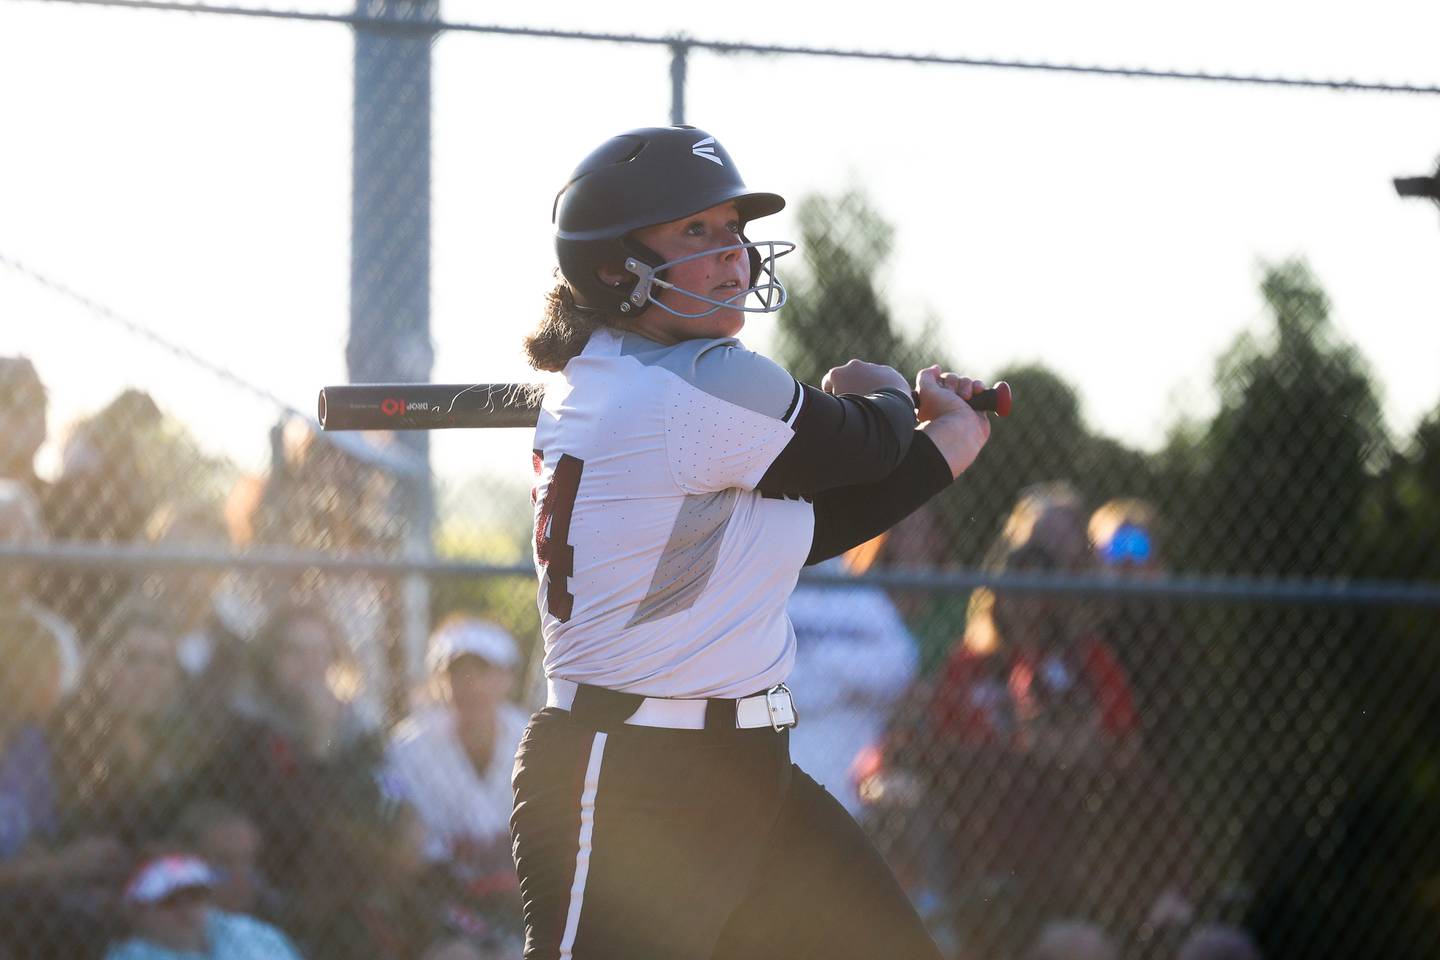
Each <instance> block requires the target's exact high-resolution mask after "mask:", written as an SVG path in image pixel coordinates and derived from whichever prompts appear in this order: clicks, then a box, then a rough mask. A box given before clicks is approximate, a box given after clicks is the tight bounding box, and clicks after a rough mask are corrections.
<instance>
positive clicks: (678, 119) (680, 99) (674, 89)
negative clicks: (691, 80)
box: [670, 40, 690, 124]
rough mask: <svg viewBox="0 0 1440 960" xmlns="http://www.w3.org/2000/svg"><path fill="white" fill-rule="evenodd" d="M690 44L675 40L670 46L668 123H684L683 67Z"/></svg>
mask: <svg viewBox="0 0 1440 960" xmlns="http://www.w3.org/2000/svg"><path fill="white" fill-rule="evenodd" d="M689 56H690V44H689V43H687V42H686V41H684V40H676V41H675V42H674V43H672V44H670V122H671V123H672V124H681V123H684V122H685V67H686V61H687V59H688V58H689Z"/></svg>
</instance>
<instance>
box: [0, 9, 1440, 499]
mask: <svg viewBox="0 0 1440 960" xmlns="http://www.w3.org/2000/svg"><path fill="white" fill-rule="evenodd" d="M280 5H281V6H284V7H286V8H288V9H303V10H326V11H331V12H344V11H345V10H346V9H347V8H348V6H349V5H348V4H344V3H328V4H326V3H305V2H299V3H287V4H280ZM442 13H443V15H444V16H445V17H446V18H447V19H450V20H454V21H467V22H475V23H498V24H511V25H524V26H539V27H554V28H569V29H578V30H588V31H606V32H619V33H626V32H634V33H643V34H648V35H663V34H671V33H676V32H683V33H686V34H689V35H691V36H694V37H701V38H706V39H724V40H743V41H752V42H760V43H778V44H796V45H810V46H839V47H855V48H865V49H873V50H887V51H908V52H938V53H943V54H949V55H956V56H974V57H995V58H1016V59H1026V60H1041V59H1049V60H1058V61H1063V62H1082V63H1101V64H1112V65H1125V66H1139V65H1143V66H1151V67H1157V68H1176V69H1186V70H1189V69H1199V70H1209V71H1237V72H1246V73H1251V72H1253V73H1263V74H1280V73H1285V74H1298V75H1307V76H1325V77H1343V78H1355V79H1365V80H1389V81H1394V82H1407V81H1408V82H1413V83H1419V84H1429V85H1435V84H1440V58H1437V57H1436V55H1435V49H1436V48H1435V38H1436V37H1437V36H1440V5H1437V4H1434V3H1420V2H1415V3H1393V2H1392V3H1387V2H1372V3H1368V4H1364V5H1361V4H1353V3H1344V4H1342V3H1314V2H1307V3H1299V2H1277V3H1264V4H1256V3H1254V2H1253V0H1252V2H1243V3H1242V2H1230V0H1224V2H1209V3H1204V4H1199V3H1193V4H1187V5H1184V6H1183V7H1181V6H1179V5H1176V4H1157V3H1153V2H1150V3H1142V2H1106V3H1074V2H1053V3H1052V2H1046V3H1026V2H1014V3H1007V4H964V5H961V4H937V3H934V2H933V0H924V2H921V0H892V2H886V3H883V4H876V3H871V4H844V3H827V4H823V5H822V4H798V3H797V4H784V3H781V4H770V5H753V4H751V5H744V4H739V5H737V4H679V3H669V4H657V3H651V2H631V3H626V4H618V3H593V2H592V3H579V2H570V0H566V2H551V3H546V4H535V5H528V6H521V5H518V4H507V5H494V4H480V3H474V2H459V0H451V2H449V3H447V4H445V5H444V7H443V9H442ZM352 56H353V37H352V34H351V32H350V31H349V29H348V28H346V27H344V26H339V25H333V24H309V23H296V22H274V21H264V20H249V19H239V18H230V17H218V16H194V15H187V14H175V13H162V12H149V11H136V10H117V9H101V8H94V7H76V6H70V5H66V4H59V3H49V2H44V0H0V90H3V91H4V94H3V96H0V138H3V139H0V146H3V149H0V255H3V256H5V257H9V258H12V259H14V260H19V261H23V262H24V263H25V264H27V265H28V266H29V267H30V268H31V269H33V270H35V271H38V272H40V273H43V274H45V275H47V276H50V277H52V278H54V279H55V280H57V281H59V282H61V283H64V284H66V285H68V286H70V287H72V288H74V289H75V290H77V291H79V292H81V293H83V294H85V295H86V296H88V297H90V298H92V299H93V300H95V301H97V302H99V303H102V304H105V305H107V306H108V307H110V308H112V309H113V310H115V311H117V312H118V313H119V314H121V315H123V316H125V317H127V318H129V319H131V320H134V321H136V322H139V323H141V324H143V325H145V326H146V327H148V328H150V329H153V330H154V331H155V332H157V333H158V334H160V335H161V336H163V337H165V338H167V339H170V340H172V341H174V342H176V343H177V344H180V345H183V346H184V347H185V348H187V349H189V350H191V351H193V352H195V353H196V354H199V355H201V356H204V357H206V358H209V359H211V360H213V361H214V362H216V363H218V364H220V365H222V366H224V367H225V368H227V369H229V370H230V371H232V372H233V373H234V374H236V375H237V376H239V377H240V378H242V379H244V380H246V381H248V382H251V383H253V384H255V385H257V386H259V387H261V388H263V389H264V390H266V391H269V392H270V393H273V394H274V395H276V396H278V397H280V398H282V399H283V400H284V401H285V402H287V403H289V404H291V405H293V406H295V407H297V408H300V409H302V410H310V409H312V408H313V405H314V396H315V392H316V389H317V388H318V387H319V386H320V385H322V384H324V383H334V382H343V381H344V344H345V339H346V327H347V323H348V309H349V292H348V282H349V281H348V265H349V231H350V199H349V194H350V183H349V179H350V154H351V137H352V133H351V119H350V109H351V97H352V89H351V82H352ZM669 99H670V82H669V61H668V53H667V52H666V51H665V50H664V49H663V48H656V49H651V48H637V47H622V46H617V45H613V44H593V43H581V42H571V41H557V40H538V39H517V38H508V37H496V36H482V35H473V34H451V35H446V36H443V37H441V38H440V39H439V40H438V41H437V42H436V44H435V48H434V127H433V129H434V144H433V158H434V164H433V175H434V179H433V191H434V192H433V196H434V207H433V273H432V293H433V297H432V318H431V322H432V331H433V338H434V343H435V347H436V366H435V372H434V379H435V380H437V381H452V380H453V381H466V382H469V381H500V380H523V379H530V374H529V373H528V371H527V370H526V368H525V367H524V365H523V363H522V362H521V360H520V358H519V352H518V341H519V338H520V337H521V335H522V334H523V332H524V331H525V330H526V329H527V328H528V327H529V326H530V324H531V323H532V322H533V320H534V317H535V314H536V308H537V304H538V301H539V298H540V296H541V294H542V293H543V291H544V290H545V289H546V287H547V286H548V284H549V282H550V270H551V267H552V265H553V259H552V257H553V254H552V247H551V240H550V236H551V234H550V231H551V225H550V222H549V216H550V204H551V200H552V198H553V196H554V193H555V190H556V189H557V188H558V187H559V186H560V185H561V184H562V183H563V182H564V180H565V179H566V176H567V175H568V173H569V171H570V170H571V169H572V168H573V166H574V165H575V163H576V162H577V161H578V160H579V158H580V157H581V156H582V155H583V154H584V153H586V152H587V151H588V150H589V149H590V148H591V147H592V146H594V145H595V144H597V143H599V142H600V141H601V140H603V139H604V138H606V137H607V136H609V135H611V134H613V133H616V132H619V131H622V130H625V129H629V128H631V127H636V126H645V125H651V124H663V123H665V122H667V120H668V117H669ZM687 120H688V121H689V122H691V123H694V124H697V125H699V126H701V127H704V128H705V129H706V130H708V131H709V132H711V133H713V134H716V135H717V136H719V137H720V138H721V140H722V141H723V142H724V143H725V144H726V146H727V147H728V149H729V150H730V152H731V154H732V155H733V156H734V157H735V158H736V160H737V162H738V163H739V165H740V167H741V169H742V171H743V172H744V174H745V176H746V179H747V180H748V181H749V182H750V184H751V185H752V186H754V187H757V188H761V189H769V190H775V191H777V192H780V193H783V194H786V195H787V196H789V197H791V199H792V200H794V199H797V198H798V197H800V196H803V195H804V194H805V193H806V192H808V191H813V190H820V191H835V190H839V189H842V188H844V187H846V186H850V185H857V186H861V187H863V188H864V189H865V190H866V191H867V192H868V193H869V195H870V197H871V199H872V201H873V203H874V205H875V207H876V208H877V209H878V210H879V211H880V213H881V214H883V215H884V216H885V217H886V218H887V219H889V220H890V221H891V222H892V223H893V224H894V225H895V227H896V230H897V247H896V251H895V255H894V257H893V258H892V260H891V262H890V263H889V264H887V265H886V268H885V270H884V272H883V274H882V276H883V280H884V287H885V290H886V294H887V298H888V301H889V303H890V304H891V305H892V307H893V309H894V311H895V315H896V316H897V318H899V319H900V321H901V322H902V323H904V324H918V323H919V322H920V321H921V320H922V319H923V318H924V317H926V316H931V315H933V316H935V317H936V318H938V320H939V323H940V330H941V333H942V335H943V337H944V339H945V341H946V343H947V345H948V346H949V348H950V352H951V353H952V354H953V355H955V356H956V357H958V358H959V359H960V361H961V364H962V368H963V369H964V370H965V371H967V372H973V373H974V374H976V375H979V376H984V377H991V376H993V375H994V373H995V372H997V371H1000V370H1003V369H1004V367H1005V366H1006V365H1007V364H1010V363H1013V362H1015V361H1024V360H1040V361H1043V362H1045V363H1047V364H1050V365H1051V366H1053V367H1055V368H1057V369H1058V370H1060V371H1061V372H1062V373H1063V374H1064V375H1066V376H1067V377H1069V378H1070V379H1071V380H1072V381H1074V382H1075V383H1077V384H1078V385H1079V387H1080V389H1081V394H1082V397H1083V400H1084V404H1085V410H1086V415H1087V417H1088V419H1089V421H1090V423H1091V424H1092V425H1093V426H1094V427H1096V428H1097V429H1099V430H1102V431H1104V432H1106V433H1109V434H1111V435H1114V436H1117V437H1120V438H1122V439H1125V440H1127V441H1129V442H1132V443H1136V444H1141V445H1145V446H1154V445H1155V444H1157V443H1158V442H1159V441H1160V440H1161V438H1162V437H1163V430H1164V428H1165V427H1166V426H1167V425H1168V424H1170V423H1171V422H1173V420H1174V418H1175V416H1176V415H1177V414H1179V413H1180V412H1183V411H1192V412H1198V413H1203V412H1205V411H1206V409H1208V405H1209V404H1210V402H1211V401H1210V399H1209V379H1210V373H1211V370H1212V368H1213V364H1214V360H1215V358H1216V356H1217V355H1218V353H1219V352H1220V351H1221V350H1222V349H1223V347H1224V346H1225V345H1226V344H1227V343H1229V342H1230V341H1231V340H1232V339H1233V338H1234V336H1235V335H1236V334H1237V333H1239V332H1240V331H1242V330H1247V329H1249V330H1257V329H1262V328H1263V327H1264V321H1265V314H1264V310H1263V306H1262V304H1261V303H1260V301H1259V298H1258V295H1257V293H1256V281H1257V279H1258V277H1259V275H1260V269H1261V267H1260V264H1262V263H1263V262H1265V261H1267V260H1270V261H1273V260H1277V259H1282V258H1286V257H1290V256H1302V257H1304V258H1306V259H1307V260H1308V261H1309V263H1310V264H1311V266H1312V268H1313V269H1314V271H1315V273H1316V274H1317V275H1318V277H1319V278H1320V280H1321V281H1322V283H1323V284H1324V285H1325V287H1326V289H1327V290H1328V292H1329V294H1330V295H1331V298H1332V300H1333V304H1334V319H1335V321H1336V324H1337V326H1338V327H1339V329H1340V330H1341V331H1342V333H1343V334H1344V335H1345V336H1346V337H1348V338H1349V339H1351V340H1352V341H1353V342H1355V343H1356V344H1358V345H1359V347H1360V348H1361V349H1362V351H1363V352H1364V354H1365V355H1366V357H1367V358H1368V359H1369V361H1370V363H1371V365H1372V367H1373V369H1374V371H1375V372H1376V374H1377V377H1378V379H1379V381H1380V383H1381V385H1382V389H1383V397H1384V401H1385V409H1386V412H1387V415H1388V418H1389V422H1390V425H1391V427H1392V428H1393V429H1394V430H1395V431H1396V432H1397V433H1401V434H1403V433H1404V432H1406V431H1408V430H1410V429H1411V428H1413V426H1414V424H1415V422H1416V419H1417V417H1419V416H1420V415H1421V414H1423V413H1424V412H1426V411H1428V410H1430V409H1433V408H1434V407H1435V406H1436V405H1437V403H1440V216H1437V213H1436V210H1435V209H1434V208H1433V207H1431V206H1428V205H1426V204H1424V203H1421V202H1418V201H1402V200H1400V199H1399V198H1397V197H1396V196H1395V193H1394V190H1393V188H1392V186H1391V182H1390V181H1391V178H1392V177H1394V176H1397V175H1406V174H1420V173H1424V172H1427V171H1428V170H1430V169H1433V167H1434V163H1435V157H1436V154H1437V152H1440V96H1413V95H1381V94H1359V93H1334V92H1329V91H1318V90H1293V89H1270V88H1263V89H1262V88H1257V87H1224V86H1218V85H1210V84H1198V83H1188V82H1177V81H1156V80H1131V79H1116V78H1105V77H1084V76H1072V75H1055V74H1041V73H1030V72H1015V71H997V70H978V69H970V68H960V67H936V66H914V65H902V64H886V63H864V62H856V61H837V60H830V59H819V58H799V57H757V56H752V55H732V56H718V55H713V54H709V53H706V52H704V51H696V52H694V53H692V55H691V57H690V64H689V88H688V99H687ZM795 233H796V229H795V226H794V221H793V219H792V218H791V216H790V214H789V213H788V212H787V213H783V214H781V215H779V216H777V217H774V218H773V219H772V220H771V221H769V222H767V223H766V224H765V226H764V228H763V229H761V228H759V227H757V228H755V229H752V230H751V234H752V237H753V238H756V239H772V238H773V239H795ZM772 324H773V320H771V319H769V318H764V317H761V318H758V319H752V321H751V325H750V327H749V328H748V329H747V332H746V334H745V339H746V340H747V342H748V343H750V344H751V345H752V346H754V347H756V348H759V349H762V350H763V349H764V348H765V347H766V345H767V343H768V341H769V331H770V327H771V325H772ZM16 352H20V353H25V354H28V355H30V356H31V357H33V358H34V360H35V362H36V364H37V366H38V367H39V369H40V372H41V375H42V376H43V377H44V379H45V380H46V381H47V383H48V385H49V386H50V389H51V395H52V409H51V420H52V429H53V431H54V432H55V433H56V434H57V435H58V434H59V432H60V431H61V429H62V428H63V425H64V424H65V423H66V422H68V421H70V420H72V419H73V418H74V417H76V416H78V415H80V414H82V413H83V412H85V411H88V410H92V409H94V408H96V407H98V406H99V405H101V404H103V403H104V402H105V401H106V400H107V399H108V398H109V397H111V396H113V395H114V394H115V393H116V392H117V391H118V390H119V389H120V388H122V387H124V386H127V385H134V386H140V387H143V388H145V389H147V390H149V391H151V392H152V393H153V394H154V395H155V397H156V398H157V400H159V402H160V403H161V405H162V406H163V407H165V408H166V409H167V410H169V411H170V412H172V413H174V414H175V415H176V416H178V417H180V418H181V419H182V420H184V421H185V422H187V423H188V424H190V425H191V426H192V427H193V428H194V430H195V431H196V432H197V433H198V434H199V436H200V437H201V438H202V440H203V442H204V443H206V444H207V445H208V446H210V447H211V448H213V449H215V450H217V451H221V452H225V453H227V454H229V455H231V456H233V457H235V458H236V459H237V460H238V461H240V462H241V463H242V464H244V465H246V466H251V467H253V466H257V465H259V464H261V463H263V457H264V453H265V429H266V427H267V426H268V425H269V423H270V422H272V420H273V408H271V407H270V406H268V405H267V404H266V403H264V402H262V401H256V400H252V399H250V398H248V397H247V396H246V395H245V394H243V393H242V392H240V391H237V390H236V389H234V388H232V387H229V386H226V385H225V384H223V383H220V382H218V381H217V380H216V379H215V378H214V377H213V376H211V375H210V374H208V373H204V372H202V371H199V370H196V369H194V368H193V367H192V366H190V365H189V364H187V363H184V362H181V361H177V360H174V359H173V358H170V357H168V356H167V355H166V354H164V353H163V352H160V351H157V350H156V349H154V348H153V347H150V346H148V345H146V344H145V343H144V342H143V341H141V340H140V339H138V338H136V337H135V336H133V335H131V334H128V333H125V332H123V331H121V330H119V329H118V328H117V327H115V326H114V325H113V324H111V323H109V322H107V321H106V320H104V319H102V318H100V317H97V316H96V315H95V314H94V313H93V312H92V311H90V310H88V309H87V308H85V307H82V306H79V305H76V304H75V303H73V302H70V301H68V300H66V299H65V298H63V297H61V296H58V295H57V294H55V293H54V292H52V291H49V290H46V289H44V288H43V287H41V286H39V285H37V284H36V283H34V282H33V281H32V280H31V279H28V278H26V277H24V276H21V275H19V274H18V273H16V272H15V271H13V270H11V269H8V268H6V267H5V266H4V265H3V264H0V354H9V353H16ZM845 359H847V358H845V357H836V358H835V362H837V363H839V362H842V361H843V360H845ZM1019 400H1023V397H1022V398H1019V399H1017V402H1019ZM521 433H522V432H511V433H509V434H508V435H507V436H504V437H488V438H487V437H481V436H480V435H478V434H477V433H474V432H469V433H466V434H452V435H450V436H446V437H444V438H442V439H441V440H440V441H439V442H438V444H437V448H436V457H437V464H438V466H439V467H440V469H441V470H442V472H444V473H445V474H446V475H447V476H450V477H452V478H459V477H461V476H463V475H465V474H468V473H470V472H471V471H474V470H477V469H486V468H493V469H496V470H499V471H501V472H504V473H507V474H510V473H511V472H512V471H513V475H515V476H520V475H523V473H524V472H525V471H526V470H528V457H527V456H525V451H526V449H527V448H528V437H525V436H523V435H521ZM52 460H53V456H52Z"/></svg>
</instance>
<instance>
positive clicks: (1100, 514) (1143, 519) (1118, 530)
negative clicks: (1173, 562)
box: [1088, 499, 1165, 577]
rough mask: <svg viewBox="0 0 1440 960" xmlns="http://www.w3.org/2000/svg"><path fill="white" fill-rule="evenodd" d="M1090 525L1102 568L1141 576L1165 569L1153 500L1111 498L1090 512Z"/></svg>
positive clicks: (1091, 540) (1151, 574) (1091, 538)
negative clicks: (1151, 502)
mask: <svg viewBox="0 0 1440 960" xmlns="http://www.w3.org/2000/svg"><path fill="white" fill-rule="evenodd" d="M1088 528H1089V536H1090V542H1091V543H1092V544H1094V546H1095V556H1096V559H1098V560H1099V562H1100V567H1101V569H1102V570H1106V571H1109V572H1113V573H1116V574H1125V575H1129V576H1141V577H1148V576H1155V575H1157V574H1160V573H1163V572H1164V571H1165V564H1164V560H1163V558H1164V554H1163V552H1162V551H1161V549H1160V548H1161V543H1160V542H1159V537H1160V533H1159V522H1158V517H1157V514H1156V511H1155V507H1154V506H1153V505H1151V504H1150V503H1148V502H1146V501H1144V500H1136V499H1117V500H1111V501H1109V502H1107V503H1104V504H1102V505H1101V506H1100V507H1098V508H1097V509H1096V510H1095V512H1094V513H1092V514H1091V515H1090V522H1089V524H1088Z"/></svg>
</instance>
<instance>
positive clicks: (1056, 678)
mask: <svg viewBox="0 0 1440 960" xmlns="http://www.w3.org/2000/svg"><path fill="white" fill-rule="evenodd" d="M988 562H989V565H990V566H991V568H992V569H996V570H998V571H1000V572H1006V573H1008V572H1019V573H1024V572H1031V573H1063V572H1082V571H1084V570H1085V569H1086V568H1087V565H1088V563H1089V547H1088V543H1087V540H1086V536H1085V528H1084V522H1083V514H1082V513H1081V511H1080V509H1079V501H1078V499H1077V498H1075V497H1074V495H1073V494H1072V493H1071V492H1070V491H1069V490H1068V488H1065V487H1063V486H1050V487H1044V488H1034V489H1032V490H1029V491H1027V492H1026V493H1025V495H1024V496H1022V498H1021V500H1020V502H1019V503H1017V505H1016V507H1015V510H1014V511H1013V512H1012V514H1011V516H1010V518H1009V519H1008V521H1007V523H1006V525H1005V529H1004V531H1003V532H1002V535H1001V537H1000V540H999V541H998V542H997V544H996V546H995V547H994V548H993V549H992V550H991V552H990V559H989V561H988ZM1138 730H1139V719H1138V716H1137V714H1136V710H1135V703H1134V697H1133V693H1132V691H1131V689H1130V685H1129V682H1128V679H1127V677H1126V675H1125V671H1124V670H1123V668H1122V667H1121V665H1120V663H1119V661H1118V659H1117V658H1116V657H1115V654H1114V652H1113V650H1112V649H1111V648H1110V646H1109V644H1107V643H1106V642H1105V640H1104V639H1103V638H1102V637H1101V636H1100V635H1098V634H1097V633H1096V631H1095V627H1094V622H1093V618H1092V617H1091V616H1090V614H1089V610H1088V608H1087V606H1086V604H1085V603H1083V602H1081V601H1077V600H1075V599H1072V598H1068V597H1064V596H1060V595H1056V594H1050V593H1037V592H1020V591H1010V592H1002V591H997V590H991V589H988V588H982V589H978V590H976V591H974V593H973V594H972V596H971V598H970V609H969V615H968V617H967V620H966V624H965V634H964V638H963V641H962V643H961V644H960V645H959V646H958V647H957V648H956V649H955V650H954V651H953V652H952V654H951V655H950V657H949V659H948V661H947V662H946V664H945V666H944V669H943V670H942V671H941V674H940V676H939V677H938V679H937V682H936V684H935V686H934V689H933V691H932V693H931V696H930V699H929V705H928V708H927V715H926V716H925V717H924V719H923V721H922V727H921V730H920V731H919V732H918V736H916V737H914V738H913V739H912V740H911V747H912V754H911V755H912V758H913V762H915V763H917V764H918V766H919V767H920V768H921V769H922V770H924V771H925V774H926V781H927V783H928V784H929V787H928V790H929V792H930V794H931V796H932V797H933V798H935V801H934V802H935V803H936V804H937V806H939V807H940V808H941V809H942V810H944V811H946V813H945V814H944V816H943V820H944V822H948V823H950V824H953V825H954V828H955V830H954V833H953V835H952V837H951V844H952V846H951V849H952V851H953V853H952V856H951V862H950V866H951V868H952V870H953V871H954V877H953V881H952V882H953V883H954V884H955V886H956V895H957V897H958V898H959V901H958V905H959V907H960V909H961V911H962V913H963V914H964V917H965V919H964V920H963V921H962V925H963V924H966V923H968V924H973V925H974V927H975V929H977V930H979V931H981V933H980V934H979V935H980V936H982V937H983V938H984V939H985V941H986V946H987V947H988V948H991V949H995V948H997V947H999V946H1001V945H1004V944H1009V949H1010V950H1011V951H1012V952H1013V951H1014V950H1016V949H1018V948H1019V945H1020V944H1023V943H1025V942H1027V941H1028V940H1029V938H1030V937H1031V936H1032V935H1033V931H1034V930H1035V926H1034V924H1035V923H1036V922H1038V921H1039V920H1040V919H1041V918H1042V917H1046V916H1054V915H1055V914H1057V913H1059V914H1061V915H1069V916H1075V917H1081V918H1083V917H1087V916H1091V915H1093V913H1092V911H1093V910H1094V909H1096V907H1097V905H1098V904H1099V902H1101V901H1110V902H1113V901H1114V900H1115V899H1121V900H1124V899H1125V898H1127V897H1130V896H1132V895H1133V896H1139V897H1142V898H1144V902H1146V903H1148V902H1149V901H1150V900H1152V899H1154V898H1155V897H1156V896H1158V894H1159V893H1160V890H1159V889H1153V890H1135V889H1133V887H1132V886H1131V884H1132V883H1133V877H1132V873H1133V871H1134V866H1135V861H1136V860H1137V859H1139V858H1140V857H1139V854H1138V852H1137V851H1138V850H1139V849H1140V848H1138V847H1131V846H1130V844H1132V843H1133V842H1134V840H1135V837H1134V835H1133V831H1130V830H1128V829H1126V827H1127V818H1129V817H1130V816H1132V815H1133V813H1134V810H1133V809H1132V808H1131V807H1130V806H1129V802H1128V801H1129V800H1133V799H1134V797H1132V796H1130V795H1129V793H1128V792H1127V791H1126V790H1124V789H1122V788H1121V786H1120V784H1121V783H1122V782H1124V773H1125V771H1126V769H1127V767H1128V766H1129V765H1130V764H1131V763H1132V762H1133V759H1134V757H1135V755H1136V753H1137V752H1138V749H1139V737H1138ZM1097 838H1105V839H1104V840H1103V841H1098V839H1097ZM997 898H998V900H999V904H998V906H997V902H996V900H997Z"/></svg>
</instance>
